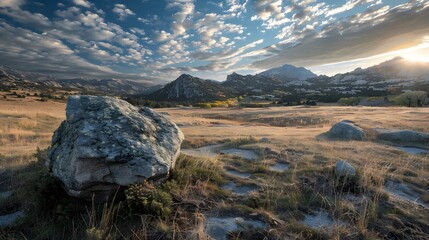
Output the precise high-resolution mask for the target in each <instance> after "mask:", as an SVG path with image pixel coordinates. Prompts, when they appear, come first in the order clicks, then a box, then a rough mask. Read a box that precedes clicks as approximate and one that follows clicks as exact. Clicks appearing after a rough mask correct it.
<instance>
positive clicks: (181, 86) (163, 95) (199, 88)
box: [145, 74, 236, 102]
mask: <svg viewBox="0 0 429 240" xmlns="http://www.w3.org/2000/svg"><path fill="white" fill-rule="evenodd" d="M234 96H236V93H235V92H234V91H232V90H231V89H228V88H225V87H224V86H222V85H221V84H219V83H216V82H214V81H209V80H204V79H201V78H198V77H193V76H191V75H188V74H182V75H181V76H180V77H178V78H177V79H176V80H174V81H172V82H170V83H169V84H167V85H165V87H163V88H162V89H160V90H158V91H155V92H153V93H151V94H148V95H147V96H145V98H147V99H150V100H157V101H178V102H181V101H184V102H208V101H216V100H225V99H228V98H231V97H234Z"/></svg>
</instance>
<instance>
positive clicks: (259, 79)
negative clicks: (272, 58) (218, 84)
mask: <svg viewBox="0 0 429 240" xmlns="http://www.w3.org/2000/svg"><path fill="white" fill-rule="evenodd" d="M282 85H283V81H281V80H278V79H275V78H271V77H266V76H262V75H240V74H238V73H235V72H234V73H232V74H230V75H228V76H227V78H226V81H225V82H223V83H222V86H224V87H226V88H229V89H233V90H234V91H236V92H237V93H239V94H258V93H263V92H272V91H274V90H276V89H281V88H282Z"/></svg>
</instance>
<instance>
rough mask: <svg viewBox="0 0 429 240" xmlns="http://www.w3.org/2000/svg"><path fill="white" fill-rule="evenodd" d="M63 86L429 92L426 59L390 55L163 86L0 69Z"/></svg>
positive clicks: (89, 89) (157, 92) (319, 96)
mask: <svg viewBox="0 0 429 240" xmlns="http://www.w3.org/2000/svg"><path fill="white" fill-rule="evenodd" d="M18 87H19V88H24V89H26V88H28V89H39V90H40V89H41V90H46V89H65V90H77V91H80V92H82V93H88V94H91V93H100V94H103V93H104V94H119V95H137V96H140V97H143V98H144V99H148V100H157V101H172V102H208V101H217V100H225V99H228V98H232V97H237V96H241V95H264V94H270V95H276V96H279V97H282V96H283V97H284V96H285V95H289V96H290V95H293V96H301V97H304V98H309V99H313V100H322V101H323V100H328V101H336V100H337V99H338V98H339V97H350V96H385V95H387V94H389V93H391V92H392V91H396V92H401V91H405V90H423V91H429V63H422V62H420V63H417V62H410V61H408V60H405V59H403V58H401V57H396V58H393V59H391V60H389V61H386V62H383V63H380V64H378V65H375V66H372V67H369V68H365V69H362V68H357V69H355V70H354V71H351V72H348V73H341V74H336V75H335V76H332V77H328V76H324V75H321V76H317V75H316V74H314V73H313V72H311V71H310V70H308V69H305V68H303V67H295V66H292V65H283V66H281V67H277V68H273V69H269V70H266V71H263V72H261V73H259V74H254V75H240V74H238V73H232V74H230V75H228V76H227V78H226V80H225V81H223V82H218V81H213V80H205V79H201V78H198V77H194V76H191V75H188V74H182V75H181V76H179V77H178V78H177V79H176V80H174V81H172V82H170V83H168V84H166V85H155V86H152V87H147V86H145V85H143V84H141V83H138V82H132V81H126V80H121V79H101V80H97V79H80V78H78V79H56V78H54V77H52V76H49V75H44V74H37V73H28V72H20V71H16V70H13V69H9V68H5V67H0V88H2V89H13V88H18Z"/></svg>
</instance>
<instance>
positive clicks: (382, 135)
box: [377, 129, 429, 147]
mask: <svg viewBox="0 0 429 240" xmlns="http://www.w3.org/2000/svg"><path fill="white" fill-rule="evenodd" d="M377 131H378V132H379V135H378V139H379V140H383V141H389V142H393V143H399V144H403V145H407V146H416V147H427V146H428V144H429V134H427V133H422V132H416V131H411V130H396V131H392V130H381V129H378V130H377Z"/></svg>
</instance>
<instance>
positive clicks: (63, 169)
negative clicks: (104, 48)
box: [46, 96, 184, 201]
mask: <svg viewBox="0 0 429 240" xmlns="http://www.w3.org/2000/svg"><path fill="white" fill-rule="evenodd" d="M183 139H184V136H183V133H182V132H181V131H180V130H179V128H178V127H177V126H176V125H175V124H174V123H173V122H171V121H170V120H169V119H167V118H166V117H164V116H162V115H160V114H158V113H156V112H154V111H153V110H152V109H150V108H142V109H139V108H137V107H134V106H132V105H131V104H129V103H127V102H125V101H123V100H119V99H116V98H112V97H95V96H71V97H69V98H68V101H67V107H66V120H65V121H64V122H62V123H61V125H60V127H59V128H58V129H57V130H56V131H55V133H54V136H53V137H52V148H51V149H50V151H49V153H48V158H47V161H46V166H47V167H48V169H49V170H50V171H52V174H53V175H54V176H55V177H57V178H58V179H60V180H61V182H62V183H63V185H64V188H65V189H66V191H67V193H68V194H69V195H71V196H74V197H79V198H83V199H86V200H91V199H92V197H93V196H94V199H96V200H97V201H105V200H106V199H107V197H109V196H112V194H114V193H115V192H116V191H117V189H118V187H120V186H127V185H130V184H133V183H140V182H143V181H145V180H151V179H153V180H159V179H163V178H166V177H167V176H168V174H169V172H170V170H171V169H172V168H173V167H174V164H175V161H176V158H177V157H178V155H179V153H180V144H181V143H182V141H183Z"/></svg>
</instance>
